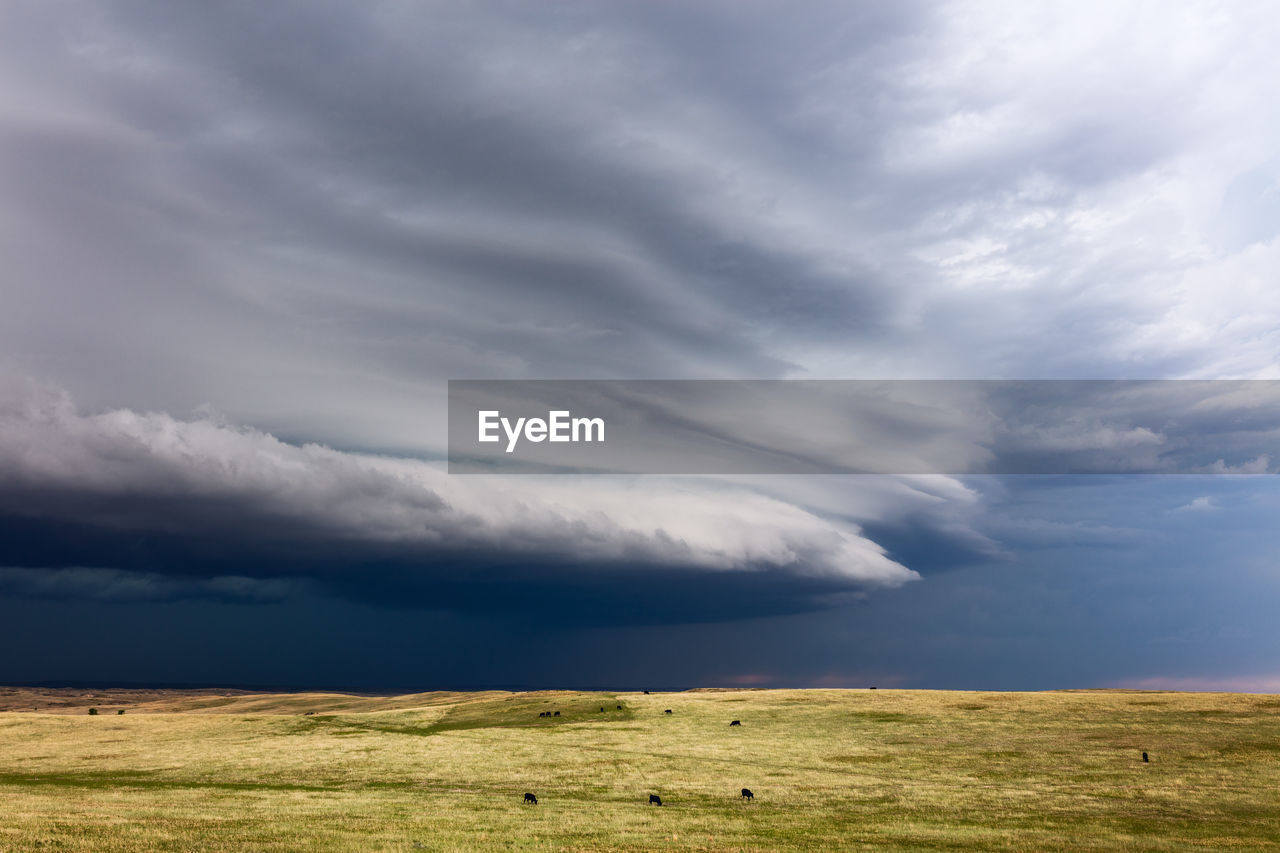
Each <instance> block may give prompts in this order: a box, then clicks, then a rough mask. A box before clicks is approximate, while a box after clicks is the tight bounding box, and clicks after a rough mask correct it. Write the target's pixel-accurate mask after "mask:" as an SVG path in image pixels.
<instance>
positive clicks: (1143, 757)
mask: <svg viewBox="0 0 1280 853" xmlns="http://www.w3.org/2000/svg"><path fill="white" fill-rule="evenodd" d="M1142 763H1143V764H1149V763H1150V761H1149V760H1148V759H1147V754H1146V753H1145V752H1144V753H1142Z"/></svg>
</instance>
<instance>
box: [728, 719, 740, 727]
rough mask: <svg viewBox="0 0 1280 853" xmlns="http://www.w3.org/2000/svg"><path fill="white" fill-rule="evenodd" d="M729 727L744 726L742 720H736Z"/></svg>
mask: <svg viewBox="0 0 1280 853" xmlns="http://www.w3.org/2000/svg"><path fill="white" fill-rule="evenodd" d="M729 725H730V726H740V725H742V720H734V721H733V722H732V723H730V724H729Z"/></svg>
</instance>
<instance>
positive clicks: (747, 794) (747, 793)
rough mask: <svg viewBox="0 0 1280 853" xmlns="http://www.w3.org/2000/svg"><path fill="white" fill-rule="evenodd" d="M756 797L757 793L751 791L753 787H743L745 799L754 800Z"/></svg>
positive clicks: (743, 797)
mask: <svg viewBox="0 0 1280 853" xmlns="http://www.w3.org/2000/svg"><path fill="white" fill-rule="evenodd" d="M755 798H756V795H755V794H753V793H751V789H750V788H743V789H742V799H744V800H754V799H755Z"/></svg>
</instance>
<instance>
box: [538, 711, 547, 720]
mask: <svg viewBox="0 0 1280 853" xmlns="http://www.w3.org/2000/svg"><path fill="white" fill-rule="evenodd" d="M546 715H547V712H546V711H543V712H542V713H541V714H539V715H538V719H539V720H541V719H542V718H543V717H545V716H546Z"/></svg>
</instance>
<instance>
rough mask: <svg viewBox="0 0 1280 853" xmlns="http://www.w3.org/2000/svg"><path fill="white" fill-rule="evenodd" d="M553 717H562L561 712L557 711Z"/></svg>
mask: <svg viewBox="0 0 1280 853" xmlns="http://www.w3.org/2000/svg"><path fill="white" fill-rule="evenodd" d="M551 716H553V717H558V716H560V712H559V711H556V712H555V713H554V714H552V715H551Z"/></svg>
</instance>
